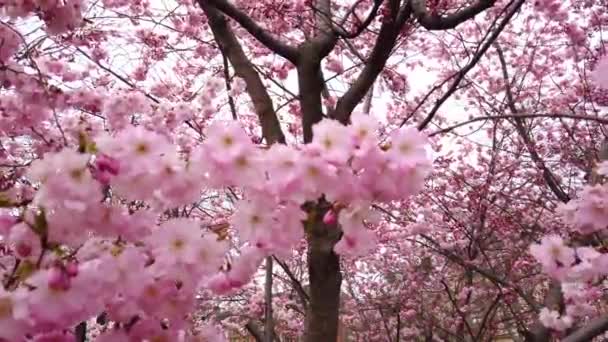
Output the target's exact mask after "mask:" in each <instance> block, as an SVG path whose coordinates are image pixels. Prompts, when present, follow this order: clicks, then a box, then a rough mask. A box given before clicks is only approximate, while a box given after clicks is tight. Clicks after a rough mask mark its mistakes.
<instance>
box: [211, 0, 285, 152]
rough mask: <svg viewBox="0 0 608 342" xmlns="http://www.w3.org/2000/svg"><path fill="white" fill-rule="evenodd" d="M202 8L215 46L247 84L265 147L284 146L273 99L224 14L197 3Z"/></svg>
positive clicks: (283, 138)
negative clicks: (277, 143)
mask: <svg viewBox="0 0 608 342" xmlns="http://www.w3.org/2000/svg"><path fill="white" fill-rule="evenodd" d="M199 3H200V5H201V8H202V9H203V11H204V12H205V14H206V15H207V18H208V19H209V26H210V28H211V31H212V33H213V36H214V38H215V41H216V42H217V43H218V45H219V48H220V50H221V52H222V53H223V54H224V55H225V56H226V57H227V58H228V60H229V61H230V63H231V64H232V67H233V68H234V71H235V74H236V75H237V76H239V77H241V78H242V79H243V80H244V81H245V84H246V85H247V93H248V94H249V97H251V100H252V102H253V106H254V108H255V111H256V114H257V115H258V118H259V120H260V125H261V126H262V135H263V136H264V138H265V139H266V142H267V143H268V144H272V143H275V142H279V143H284V142H285V136H284V134H283V131H282V130H281V125H280V123H279V120H278V118H277V114H276V112H275V110H274V106H273V104H272V99H271V98H270V96H269V95H268V92H267V91H266V87H265V86H264V83H263V82H262V79H261V78H260V75H259V74H258V72H257V71H256V70H255V68H254V66H253V64H252V63H251V62H250V60H249V58H247V55H245V52H244V51H243V48H242V46H241V44H240V43H239V41H238V39H237V38H236V36H235V34H234V32H233V31H232V29H231V28H230V25H229V23H228V21H227V20H226V18H225V17H224V15H222V14H221V13H220V11H218V10H217V9H216V8H214V7H212V6H209V5H207V3H206V2H204V1H200V2H199Z"/></svg>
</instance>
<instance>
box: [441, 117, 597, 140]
mask: <svg viewBox="0 0 608 342" xmlns="http://www.w3.org/2000/svg"><path fill="white" fill-rule="evenodd" d="M513 118H522V119H525V118H528V119H529V118H553V119H559V118H566V119H575V120H588V121H595V122H599V123H602V124H608V118H599V117H596V116H586V115H576V114H524V113H521V114H505V115H494V116H480V117H476V118H472V119H470V120H467V121H463V122H460V123H457V124H455V125H453V126H450V127H446V128H442V129H440V130H438V131H435V132H433V133H430V134H429V136H433V135H439V134H444V133H448V132H450V131H452V130H454V129H456V128H459V127H462V126H466V125H468V124H470V123H473V122H477V121H486V120H502V119H513Z"/></svg>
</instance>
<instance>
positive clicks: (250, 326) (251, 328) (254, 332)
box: [245, 321, 264, 342]
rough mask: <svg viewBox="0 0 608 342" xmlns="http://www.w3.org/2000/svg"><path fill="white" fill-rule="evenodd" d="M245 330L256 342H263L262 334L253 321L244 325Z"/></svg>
mask: <svg viewBox="0 0 608 342" xmlns="http://www.w3.org/2000/svg"><path fill="white" fill-rule="evenodd" d="M245 329H247V331H248V332H249V333H250V334H251V336H253V338H254V339H255V341H256V342H264V332H263V331H261V330H260V327H258V326H257V324H255V323H254V322H253V321H249V322H248V323H247V324H245Z"/></svg>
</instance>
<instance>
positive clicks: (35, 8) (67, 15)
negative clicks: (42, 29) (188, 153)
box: [0, 0, 84, 34]
mask: <svg viewBox="0 0 608 342" xmlns="http://www.w3.org/2000/svg"><path fill="white" fill-rule="evenodd" d="M83 10H84V4H83V2H82V0H64V1H56V0H50V1H49V0H2V1H0V14H4V15H8V16H9V17H13V18H16V17H27V16H30V15H32V14H33V13H36V14H37V15H38V16H39V17H40V18H41V19H42V20H44V22H45V23H46V31H47V32H48V33H50V34H59V33H63V32H66V31H68V30H73V29H75V28H76V27H77V26H78V25H80V23H81V22H82V11H83ZM3 25H4V24H2V25H0V26H3Z"/></svg>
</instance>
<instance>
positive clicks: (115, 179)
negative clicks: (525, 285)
mask: <svg viewBox="0 0 608 342" xmlns="http://www.w3.org/2000/svg"><path fill="white" fill-rule="evenodd" d="M138 99H139V100H141V101H143V100H142V98H140V97H128V96H127V97H124V98H120V99H116V100H115V101H114V102H113V103H112V104H108V106H112V108H113V110H112V112H121V111H122V112H125V113H126V112H127V111H128V109H127V108H129V107H130V106H131V105H133V101H135V102H137V101H138ZM116 108H119V109H120V108H123V110H117V109H116ZM376 130H377V123H376V122H375V121H374V120H373V119H372V118H371V117H369V116H366V115H363V114H356V115H354V116H353V117H352V124H351V125H349V126H344V125H342V124H340V123H338V122H337V121H333V120H324V121H322V122H320V123H319V124H317V125H315V126H314V136H315V137H314V140H313V142H312V143H311V144H307V145H304V146H300V147H292V146H288V145H280V144H275V145H272V146H271V147H269V148H260V147H259V145H256V144H254V143H253V142H252V139H251V138H250V137H249V136H248V135H247V133H246V132H245V130H244V129H243V128H241V127H240V126H239V125H238V124H236V123H234V122H228V123H223V122H219V121H218V122H216V123H214V124H212V125H211V126H209V127H208V129H207V133H206V137H207V138H206V140H205V141H204V142H203V143H202V144H201V145H200V146H199V147H198V148H196V149H194V150H192V151H187V152H186V151H183V150H180V149H179V148H178V147H177V146H176V145H175V144H173V143H172V142H171V141H169V140H168V138H167V137H166V136H165V135H163V134H161V133H158V132H154V131H151V130H148V129H146V128H144V127H143V126H132V125H130V124H128V123H124V129H122V130H118V131H116V132H115V133H114V134H110V133H106V134H102V135H99V136H97V137H96V138H95V139H94V141H89V140H87V139H84V140H83V142H82V143H81V146H80V148H79V149H78V150H76V149H71V148H64V149H62V150H60V151H58V152H49V153H46V154H45V155H44V158H43V159H40V160H36V161H34V162H33V163H32V164H31V166H30V167H29V169H28V172H27V174H26V175H27V177H28V178H29V179H30V181H31V182H33V184H37V191H36V193H35V195H34V196H33V198H32V200H31V203H30V204H28V205H27V206H24V207H22V208H21V215H20V216H19V217H15V216H13V215H12V214H10V213H8V212H7V213H6V214H5V215H4V216H2V220H1V222H2V229H1V231H0V235H1V236H2V238H3V239H5V240H6V241H7V242H8V243H9V246H10V248H11V251H12V254H13V256H14V257H15V262H17V264H15V272H14V273H13V274H11V275H9V278H8V280H7V283H6V284H5V289H4V290H2V292H1V293H0V308H1V310H0V327H6V329H0V339H2V338H4V339H7V340H11V341H13V340H14V341H19V340H20V338H22V337H23V336H25V335H26V334H29V335H31V336H36V338H42V336H47V335H48V334H55V335H57V334H58V336H59V335H61V334H64V333H63V331H64V330H63V329H66V328H69V327H71V326H74V325H75V324H77V323H78V322H80V321H86V320H88V319H89V318H91V317H94V316H95V315H97V314H99V313H101V312H105V313H106V314H107V315H108V317H109V319H110V320H111V321H113V322H117V323H118V324H119V327H121V329H119V330H114V331H112V332H109V333H105V334H102V335H101V336H100V338H99V340H102V341H105V340H112V341H121V340H127V339H128V338H135V339H142V340H143V339H154V338H160V337H163V336H164V337H165V338H168V339H169V340H176V341H177V340H184V341H189V340H193V341H194V340H196V339H197V338H200V336H199V335H196V333H193V332H192V329H189V328H188V327H190V321H189V319H190V317H189V316H188V314H189V313H190V312H192V311H194V310H195V308H196V294H197V293H198V291H200V290H201V289H205V288H207V289H210V290H212V291H214V292H215V293H218V294H222V293H226V292H229V291H232V290H234V289H237V288H240V287H242V286H243V285H245V284H246V283H248V282H249V281H250V280H251V278H252V277H253V276H254V274H255V272H256V271H257V269H258V266H259V264H260V263H261V261H262V259H263V258H264V257H265V256H267V255H271V254H274V255H277V256H279V257H283V258H286V257H289V256H290V255H291V251H292V249H293V248H294V247H295V245H296V244H298V243H299V242H300V241H301V240H302V238H303V234H304V227H303V225H302V222H303V221H306V220H307V212H306V211H304V210H303V209H302V208H303V206H302V205H303V204H304V203H306V202H314V201H317V200H318V199H319V198H324V201H326V203H328V205H329V206H330V209H329V210H328V212H327V213H325V214H324V215H325V218H324V220H325V222H326V223H328V224H331V225H330V226H331V227H335V224H336V223H339V224H340V227H341V229H342V231H343V233H344V234H343V236H342V239H341V240H340V242H339V243H338V244H337V245H336V246H335V250H336V252H337V253H340V254H346V255H361V254H365V253H368V252H369V251H370V250H371V249H373V247H374V241H375V237H374V233H373V232H372V230H371V228H372V226H373V224H374V223H375V222H376V221H377V218H376V217H375V215H373V214H372V211H371V210H370V209H371V204H372V203H373V202H376V201H392V200H397V199H401V198H404V197H407V196H410V195H413V194H415V193H416V192H417V191H419V190H420V188H421V186H422V184H423V181H424V178H425V177H426V176H427V174H428V173H429V172H430V166H431V163H430V159H429V154H428V151H427V140H426V137H425V136H424V135H423V134H422V133H420V132H419V131H418V130H416V129H415V128H405V129H401V130H396V131H395V132H394V133H393V134H392V135H391V139H390V142H389V143H388V144H385V145H382V146H381V145H380V143H379V141H378V137H377V136H376ZM338 180H339V181H338ZM232 186H234V187H238V189H239V191H240V193H242V194H243V198H242V199H240V200H239V201H238V202H237V203H236V205H235V213H234V215H233V217H232V219H231V223H232V225H233V227H234V228H235V230H236V231H237V232H238V241H237V242H238V244H239V245H240V246H241V247H240V251H241V253H240V256H238V257H237V259H236V260H235V261H234V262H233V263H232V264H231V266H230V267H229V269H227V270H224V269H223V268H224V267H223V266H224V264H225V260H224V258H225V256H226V253H227V252H228V248H229V246H228V243H227V241H225V240H223V239H219V238H218V237H217V236H216V235H215V234H213V233H212V232H206V231H205V229H203V228H202V223H201V222H199V221H198V220H195V219H192V218H169V219H167V218H166V217H165V216H164V213H166V212H167V210H171V209H173V208H177V207H180V206H184V205H188V204H190V203H194V202H196V201H197V200H198V199H200V197H201V195H202V191H203V190H204V189H206V188H209V189H219V188H224V187H232ZM133 205H138V209H133V208H132V206H133ZM128 207H131V209H128ZM331 229H337V228H331ZM160 298H162V300H159V299H160ZM161 323H162V324H161ZM205 329H207V328H205ZM209 329H211V328H209ZM200 333H202V332H200ZM53 336H54V335H53ZM65 336H66V337H65V338H66V339H67V338H68V337H67V335H65ZM217 336H219V335H217ZM215 340H221V338H220V337H217V338H216V339H215Z"/></svg>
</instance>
